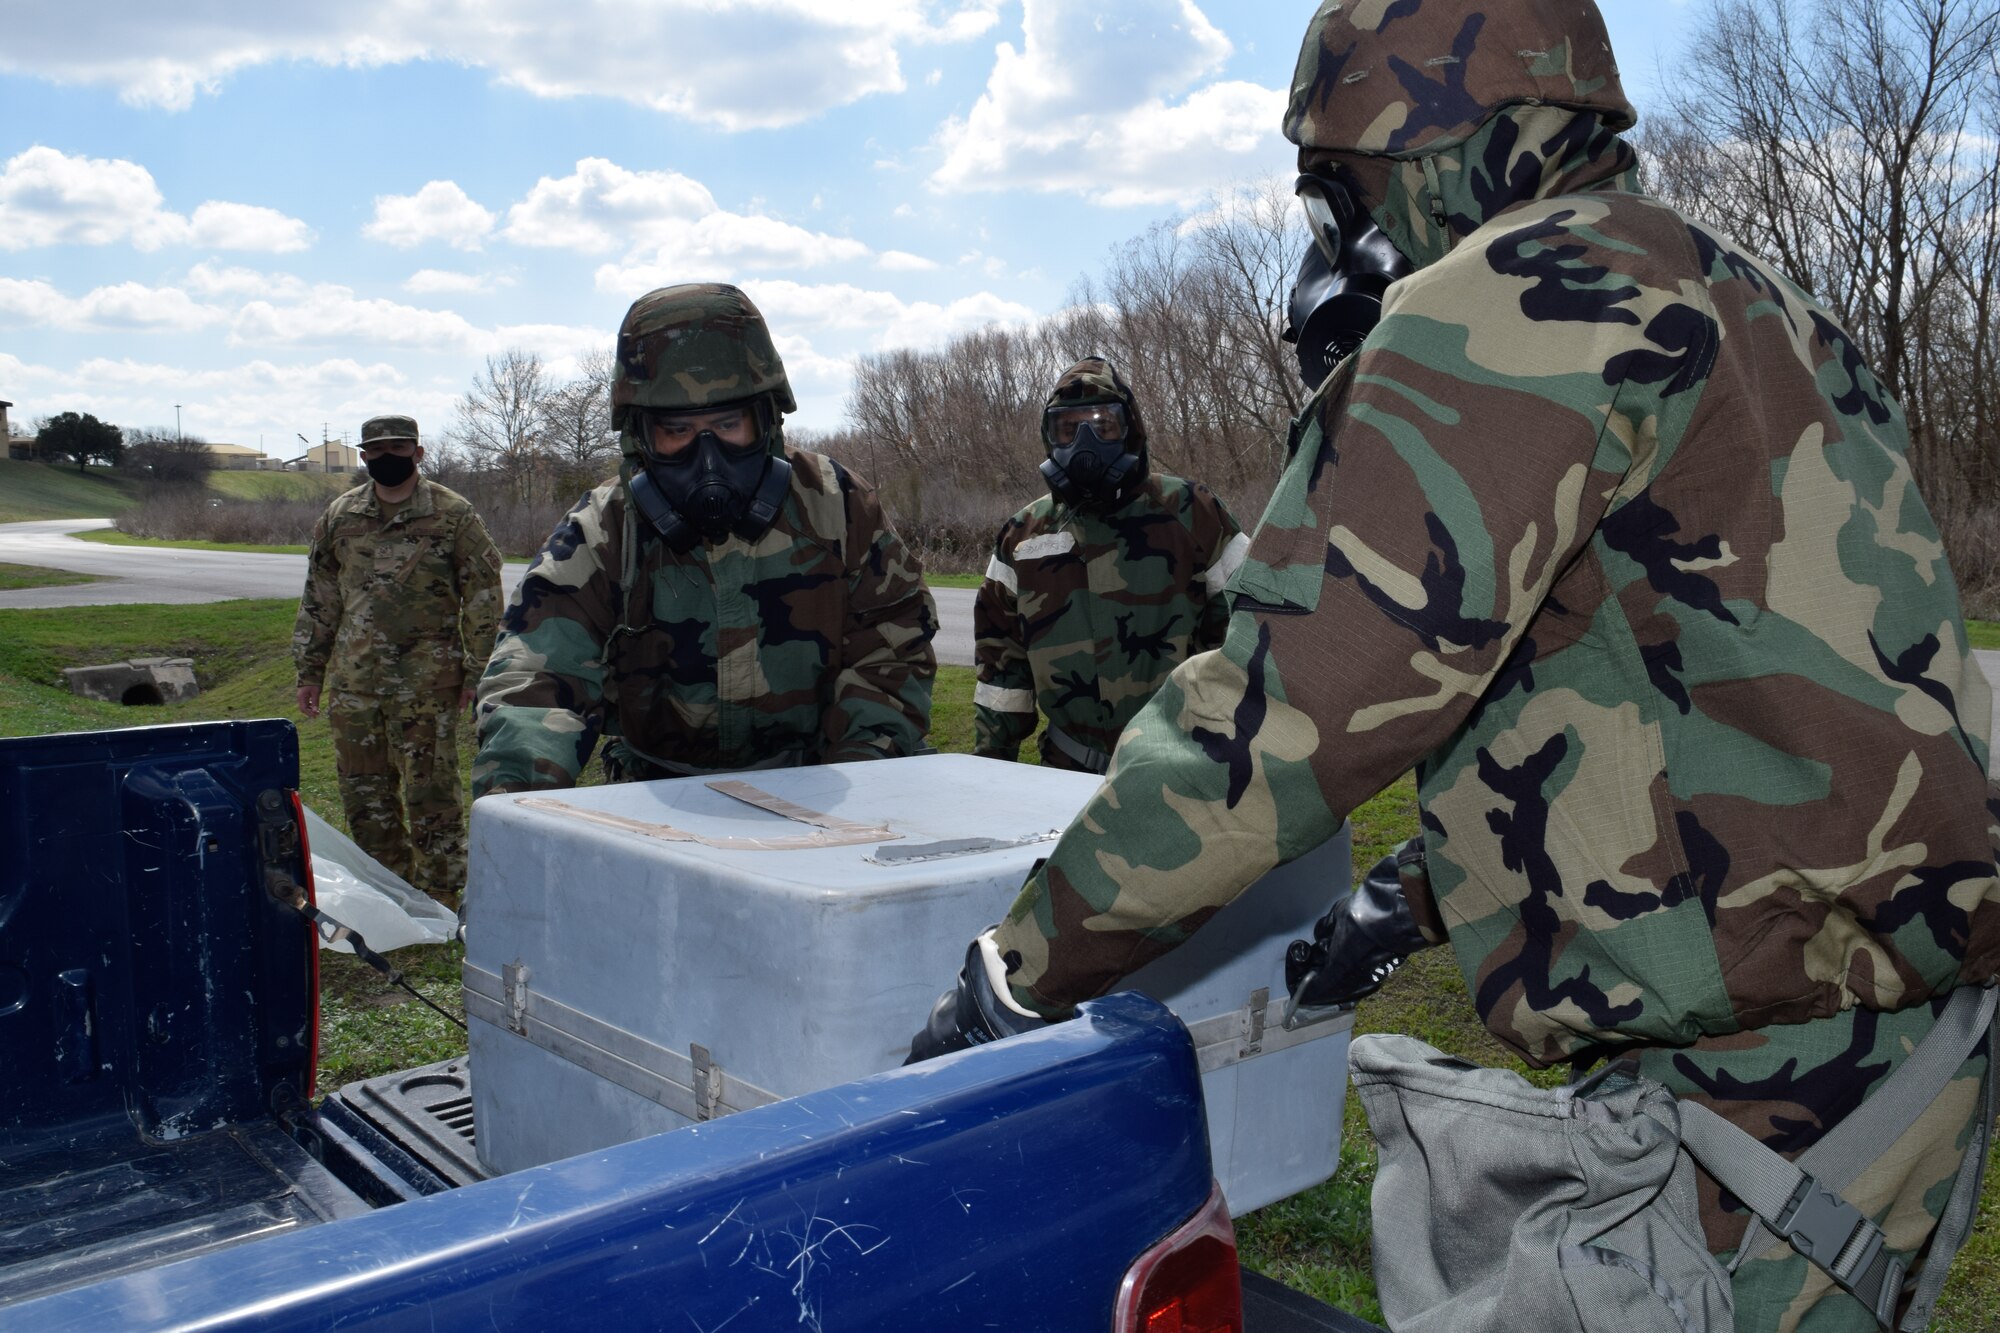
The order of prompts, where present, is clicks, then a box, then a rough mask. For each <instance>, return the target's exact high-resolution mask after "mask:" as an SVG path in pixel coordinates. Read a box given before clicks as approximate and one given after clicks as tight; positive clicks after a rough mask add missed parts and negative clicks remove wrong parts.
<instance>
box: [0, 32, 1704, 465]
mask: <svg viewBox="0 0 2000 1333" xmlns="http://www.w3.org/2000/svg"><path fill="white" fill-rule="evenodd" d="M1600 3H1601V4H1602V5H1603V7H1604V12H1605V18H1606V21H1607V23H1608V24H1609V25H1610V28H1611V34H1612V41H1613V44H1614V46H1615V47H1616V48H1617V51H1618V54H1619V58H1620V65H1621V68H1622V70H1623V72H1624V75H1625V80H1626V85H1627V90H1628V92H1629V93H1630V94H1631V96H1632V97H1633V100H1634V101H1635V102H1636V103H1637V104H1638V105H1639V108H1640V111H1641V113H1642V115H1643V114H1644V112H1645V111H1646V110H1647V109H1648V107H1649V105H1650V104H1651V103H1652V102H1653V101H1654V100H1655V89H1657V87H1658V86H1659V82H1660V70H1661V69H1663V68H1665V67H1666V66H1668V65H1669V64H1670V63H1671V61H1672V59H1673V56H1674V52H1675V50H1676V48H1677V46H1678V45H1679V43H1680V42H1681V41H1682V40H1683V38H1684V35H1685V25H1686V23H1687V22H1688V21H1689V19H1690V18H1691V17H1692V14H1693V12H1694V11H1692V10H1691V9H1690V8H1689V7H1688V6H1687V5H1686V4H1684V3H1676V2H1675V0H1600ZM186 8H187V7H186V6H178V5H160V4H157V3H140V2H139V0H104V2H103V3H99V4H95V5H91V6H88V7H86V6H81V5H69V4H63V5H54V4H47V3H41V2H40V0H0V30H4V31H5V32H6V33H7V34H8V35H7V39H6V41H5V42H4V44H0V399H10V400H12V401H13V402H14V403H15V407H14V409H13V414H14V417H15V420H16V421H17V423H19V422H25V421H28V420H32V418H34V417H37V416H42V415H48V414H52V413H55V412H59V411H64V410H79V411H89V412H94V413H96V414H97V415H99V416H101V417H103V418H105V419H106V420H110V421H114V422H116V423H118V424H120V425H124V426H129V427H143V426H172V425H173V423H174V405H175V404H177V403H178V404H180V405H181V413H180V416H181V421H182V423H183V425H184V426H185V428H186V429H187V431H188V432H189V433H199V434H200V435H202V436H203V437H205V438H208V439H211V440H222V441H230V442H234V443H241V444H251V445H256V444H259V443H260V442H261V443H262V444H263V446H264V447H265V448H266V449H267V450H268V451H270V452H272V453H274V454H279V455H290V454H295V453H297V452H299V451H300V450H301V449H302V448H303V447H304V446H302V445H301V444H300V443H299V441H298V439H297V438H296V436H297V435H299V434H303V435H306V436H308V437H310V438H312V439H315V440H317V439H318V438H319V435H320V431H321V428H322V424H323V423H324V425H325V428H326V429H327V430H328V431H329V433H331V434H332V435H335V436H339V435H341V434H343V433H345V434H347V435H348V436H350V437H352V436H353V435H354V434H355V433H356V432H357V430H358V428H359V425H360V422H361V421H362V419H363V418H365V417H367V416H370V415H373V414H375V413H377V412H384V411H406V412H412V413H414V414H415V415H416V416H417V417H418V419H419V421H420V422H421V423H422V425H423V428H424V429H425V431H426V434H427V435H430V436H434V435H437V434H440V433H442V431H443V430H444V429H445V427H447V426H448V425H449V423H450V420H451V417H452V412H453V405H454V403H455V402H456V400H457V399H458V398H459V397H460V395H462V394H463V393H464V392H465V390H466V388H467V387H468V385H469V383H470V381H471V377H472V375H473V373H474V372H475V371H476V370H478V369H479V368H480V367H481V366H482V364H483V359H484V357H485V356H487V355H488V354H490V353H493V352H496V351H499V350H501V349H502V348H505V347H523V348H527V349H529V350H533V351H536V352H538V353H540V354H541V355H542V356H543V357H544V358H545V360H547V361H548V362H549V364H550V366H551V368H552V369H553V370H554V371H556V373H558V374H559V375H560V374H564V373H567V372H568V371H569V370H570V369H571V368H573V366H574V363H575V359H576V358H577V357H578V356H580V355H582V354H584V353H585V352H587V351H589V350H591V349H592V348H596V347H607V348H608V346H609V345H610V343H611V340H612V336H613V334H614V332H615V330H616V327H617V322H618V319H619V317H620V315H621V314H622V313H623V312H624V309H625V307H626V305H627V304H629V302H630V301H631V300H632V298H633V297H635V296H637V295H639V294H640V293H641V292H643V291H645V290H647V289H648V288H650V287H653V286H657V285H661V284H664V283H668V282H678V281H690V280H696V279H721V280H725V281H731V282H737V283H739V284H741V285H743V286H744V287H745V288H746V289H747V290H749V291H750V292H751V294H752V295H753V297H754V298H755V299H756V300H757V301H758V303H759V304H760V305H761V306H762V307H763V309H764V311H765V314H766V316H767V318H768V319H769V321H770V323H771V325H772V328H773V331H774V333H775V334H776V335H777V336H778V338H779V344H780V348H781V350H782V352H783V353H784V356H785V359H786V363H787V366H788V368H789V370H790V371H791V373H792V377H793V380H794V384H795V386H796V388H797V390H798V393H799V398H800V403H801V413H800V415H799V416H798V417H796V418H794V419H793V420H794V421H796V422H797V423H799V424H801V425H805V426H808V427H815V428H819V429H832V428H835V427H838V426H839V425H840V424H841V421H842V415H843V412H842V409H843V402H844V399H845V395H846V388H847V382H848V374H849V370H848V368H849V366H850V365H851V363H852V359H853V358H854V357H855V356H856V355H858V354H861V353H866V352H871V351H877V350H882V349H886V348H890V347H898V346H926V345H934V344H935V343H937V342H938V341H940V340H942V339H943V338H945V337H948V336H949V335H950V334H952V333H954V332H958V331H961V330H963V329H966V328H970V327H974V326H976V325H978V324H981V323H985V322H988V321H991V320H995V319H999V320H1022V319H1027V318H1031V317H1034V316H1037V315H1041V314H1046V313H1048V312H1049V311H1051V310H1054V309H1056V308H1057V307H1059V306H1060V305H1061V304H1062V303H1063V301H1064V298H1065V296H1066V294H1067V293H1068V291H1069V289H1070V287H1071V284H1072V283H1073V282H1074V281H1075V280H1076V279H1077V278H1078V277H1079V276H1080V275H1082V274H1084V273H1086V272H1092V271H1095V270H1096V269H1097V268H1098V267H1099V265H1100V264H1101V263H1102V261H1103V260H1104V258H1105V257H1106V255H1107V254H1108V253H1109V251H1110V250H1111V248H1112V247H1113V246H1115V245H1116V244H1118V243H1119V242H1120V241H1122V240H1124V239H1126V238H1128V237H1131V236H1134V235H1137V234H1138V233H1140V232H1142V231H1143V230H1145V228H1146V227H1147V226H1148V225H1149V224H1151V223H1152V222H1154V221H1156V220H1158V219H1161V218H1167V217H1172V216H1174V215H1176V214H1177V213H1185V212H1188V211H1192V210H1195V209H1198V208H1200V207H1201V206H1202V204H1203V201H1204V200H1205V199H1206V198H1208V197H1210V196H1211V195H1213V194H1214V193H1215V192H1218V191H1226V190H1228V189H1230V188H1232V187H1236V186H1241V185H1244V184H1247V183H1250V182H1254V181H1257V180H1260V179H1262V178H1265V177H1269V176H1271V175H1274V174H1279V175H1289V172H1290V168H1291V161H1292V150H1291V147H1290V145H1289V144H1286V143H1285V142H1284V140H1283V139H1282V138H1281V137H1280V136H1279V134H1278V121H1279V116H1280V113H1281V112H1282V109H1283V105H1284V93H1285V88H1286V86H1287V85H1288V83H1289V80H1290V77H1291V72H1292V66H1293V63H1294V61H1295V59H1296V57H1297V53H1298V42H1299V37H1300V35H1301V33H1302V32H1303V30H1304V27H1305V22H1306V19H1307V18H1308V17H1309V16H1310V15H1311V12H1312V8H1313V6H1312V4H1310V3H1305V2H1304V0H1298V2H1296V3H1293V2H1289V0H1288V2H1287V3H1276V2H1275V0H1239V3H1235V4H1222V3H1218V2H1217V0H1094V2H1084V0H844V2H843V3H842V4H839V5H825V4H822V3H817V0H573V3H571V4H568V5H564V6H562V7H561V8H560V10H558V8H557V7H556V6H552V5H547V4H538V3H534V0H353V2H352V3H349V4H345V5H342V6H338V7H336V6H310V7H308V6H297V7H294V6H278V5H269V4H266V3H261V2H259V3H252V2H251V0H210V2H209V3H206V4H204V5H202V6H200V8H199V18H198V19H190V18H188V17H187V16H186V14H185V13H184V12H183V11H185V10H186ZM294 9H299V10H306V9H311V10H324V11H326V12H324V13H312V14H303V15H302V14H299V13H293V12H288V11H292V10H294ZM336 11H337V12H336Z"/></svg>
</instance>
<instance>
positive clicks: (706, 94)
mask: <svg viewBox="0 0 2000 1333" xmlns="http://www.w3.org/2000/svg"><path fill="white" fill-rule="evenodd" d="M998 7H999V6H998V0H957V3H954V4H952V5H951V6H950V8H949V9H948V10H946V11H945V12H944V13H943V14H942V16H941V17H940V18H938V19H936V20H934V19H933V18H932V16H931V15H932V11H933V10H937V9H940V8H942V6H941V5H939V4H938V3H936V0H843V3H841V4H838V5H826V4H822V3H818V2H817V0H657V2H656V3H649V4H643V5H642V4H633V3H631V2H630V0H577V3H575V4H572V5H568V6H563V7H551V6H548V5H544V4H540V3H537V2H536V0H457V2H456V3H450V4H436V5H423V4H411V3H408V0H355V3H351V4H347V5H340V6H331V5H327V6H305V7H300V6H288V5H267V4H262V3H255V2H253V0H215V3H211V4H207V5H204V6H203V8H202V11H201V14H200V17H199V19H198V20H190V18H189V17H188V16H187V15H186V14H185V13H184V12H183V11H181V10H180V9H178V8H176V7H175V6H172V5H159V4H155V3H146V2H144V0H106V2H105V3H104V4H102V5H100V6H98V7H97V8H95V9H93V11H92V20H93V21H92V35H91V39H90V40H89V41H87V42H85V41H79V40H78V39H77V34H76V29H75V19H74V17H73V16H72V15H70V14H69V13H68V12H67V11H66V10H65V9H64V8H63V7H62V6H55V5H28V6H16V7H14V8H15V10H16V11H17V12H14V13H11V14H10V15H9V19H8V32H7V42H6V44H5V46H4V47H0V70H6V71H10V72H16V73H22V74H29V75H34V76H38V77H42V78H50V79H56V80H60V81H62V82H68V83H88V84H95V85H109V86H112V87H116V88H117V89H118V90H119V93H120V95H121V96H122V97H123V98H124V99H125V100H126V101H127V102H129V103H132V104H134V105H139V106H159V107H168V108H173V109H184V108H186V107H187V106H189V105H191V104H192V103H193V101H194V98H195V97H196V96H197V95H198V94H202V93H207V94H214V93H216V92H217V91H219V89H220V88H221V86H222V84H223V82H224V81H225V80H226V79H227V78H228V77H229V76H230V75H231V74H234V73H236V72H237V71H239V70H242V69H246V68H249V67H252V66H255V65H261V64H269V63H276V62H281V61H288V60H304V61H315V62H318V63H321V64H327V65H333V64H352V65H386V64H394V63H399V62H403V61H409V60H416V59H431V60H443V61H455V62H458V63H462V64H469V65H474V66H478V67H481V68H484V69H488V70H491V71H492V72H493V73H494V75H495V76H496V77H497V78H499V79H500V80H501V81H502V82H504V83H508V84H511V85H513V86H516V87H520V88H523V89H526V90H527V91H529V92H532V93H534V94H537V95H539V96H544V97H568V96H576V95H596V96H607V97H618V98H623V99H625V100H627V101H633V102H638V103H641V104H643V105H647V106H652V107H655V108H657V109H659V110H661V111H666V112H671V113H673V114H676V115H683V116H687V117H690V118H692V119H695V120H698V121H701V122H704V123H706V124H710V125H714V126H718V127H720V128H723V129H729V130H740V129H750V128H755V127H773V126H782V125H790V124H795V123H797V122H799V121H801V120H806V119H809V118H810V117H812V116H815V115H818V114H819V113H821V112H823V111H826V110H829V109H831V108H833V107H837V106H843V105H846V104H847V103H850V102H854V101H856V100H858V99H860V98H863V97H866V96H868V95H870V94H873V93H885V92H900V91H901V90H902V89H903V87H904V86H905V84H904V78H903V74H902V68H901V52H902V50H903V49H904V48H905V47H910V46H918V45H925V44H931V43H938V42H963V41H968V40H971V39H972V38H974V37H977V36H978V35H979V34H980V33H982V32H985V31H986V30H987V29H989V28H991V27H992V26H993V24H994V22H995V21H996V15H997V10H998ZM662 52H671V53H672V57H673V58H672V59H670V60H663V59H661V53H662Z"/></svg>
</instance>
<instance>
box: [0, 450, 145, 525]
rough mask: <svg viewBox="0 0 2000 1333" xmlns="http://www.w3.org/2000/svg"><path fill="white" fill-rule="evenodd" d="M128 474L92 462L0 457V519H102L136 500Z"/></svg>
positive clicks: (133, 486) (16, 521)
mask: <svg viewBox="0 0 2000 1333" xmlns="http://www.w3.org/2000/svg"><path fill="white" fill-rule="evenodd" d="M138 498H139V486H138V483H137V482H136V481H134V480H133V479H131V478H130V477H123V476H119V475H118V474H116V473H114V472H111V471H110V470H109V469H106V468H101V467H94V468H90V469H88V470H86V471H82V472H79V471H77V469H76V468H75V467H74V466H73V465H71V464H64V463H32V462H23V461H21V460H19V459H9V458H0V523H20V522H25V521H26V520H28V519H36V518H104V517H108V516H109V515H112V514H115V513H117V512H118V511H119V510H121V509H125V508H127V507H129V506H131V505H132V504H134V503H136V502H137V500H138Z"/></svg>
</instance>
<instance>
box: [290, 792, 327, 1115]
mask: <svg viewBox="0 0 2000 1333" xmlns="http://www.w3.org/2000/svg"><path fill="white" fill-rule="evenodd" d="M285 795H286V796H288V797H290V798H291V802H292V825H293V827H295V828H296V829H298V831H299V865H300V871H299V876H300V878H299V883H300V884H301V885H303V886H304V888H305V891H306V905H307V906H309V907H317V906H319V891H318V889H317V888H316V887H315V886H314V884H313V855H312V844H311V843H310V842H309V841H308V840H307V838H306V808H305V806H304V805H302V804H301V803H300V802H299V794H298V793H297V792H295V791H288V792H286V793H285ZM306 967H307V968H308V969H309V971H310V972H311V975H312V1012H311V1013H310V1014H309V1015H308V1017H307V1025H306V1026H307V1031H308V1033H309V1034H310V1035H309V1036H308V1038H307V1040H308V1041H309V1042H310V1043H311V1046H310V1048H309V1051H308V1061H307V1064H306V1100H308V1101H310V1100H312V1099H313V1098H314V1097H316V1096H318V1095H319V931H318V930H317V929H309V930H307V931H306Z"/></svg>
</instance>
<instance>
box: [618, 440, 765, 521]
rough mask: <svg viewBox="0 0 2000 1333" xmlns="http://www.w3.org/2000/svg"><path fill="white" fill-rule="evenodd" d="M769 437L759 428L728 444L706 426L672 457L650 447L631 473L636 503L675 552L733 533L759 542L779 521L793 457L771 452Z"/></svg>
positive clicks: (633, 496) (633, 495) (633, 497)
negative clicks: (746, 441) (737, 442)
mask: <svg viewBox="0 0 2000 1333" xmlns="http://www.w3.org/2000/svg"><path fill="white" fill-rule="evenodd" d="M765 436H766V432H765V431H763V430H761V429H760V430H759V431H758V432H757V438H756V439H755V440H754V441H753V442H751V443H750V444H746V445H729V444H724V443H723V442H722V441H721V440H720V439H719V438H718V437H717V436H716V434H715V432H714V431H708V430H705V431H702V432H701V433H700V434H698V435H696V436H695V437H694V440H693V441H692V442H691V443H690V444H689V445H688V446H687V447H686V448H685V449H683V450H681V451H680V452H679V453H677V454H674V455H673V456H672V457H670V458H662V457H659V456H658V455H656V454H654V453H653V452H652V451H651V450H650V449H649V450H647V451H646V454H645V458H646V464H645V466H644V467H643V468H641V469H640V470H638V471H636V472H634V473H633V474H632V480H631V483H630V485H631V490H632V499H633V502H634V503H636V504H637V505H638V506H639V512H640V513H642V514H644V515H645V516H646V520H647V521H648V522H649V523H651V524H652V525H653V527H654V528H656V529H657V530H658V531H659V533H660V535H661V537H663V538H665V539H666V542H667V545H668V546H670V547H672V548H673V549H674V550H676V551H689V550H692V549H694V547H695V545H696V543H698V542H720V541H723V540H725V539H727V538H728V537H729V536H730V534H731V533H734V534H735V535H736V536H739V537H741V538H743V539H744V540H745V541H755V540H756V539H757V538H759V537H761V536H763V535H764V534H765V533H766V532H768V531H770V529H771V524H772V523H774V522H776V521H777V518H778V511H779V510H780V509H781V508H783V506H784V503H785V493H786V492H787V491H788V490H790V489H791V484H792V465H791V463H790V461H789V460H787V459H783V458H776V457H773V456H772V454H771V453H770V451H769V449H768V448H767V447H766V442H765ZM646 438H650V431H649V433H648V435H647V437H646Z"/></svg>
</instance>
